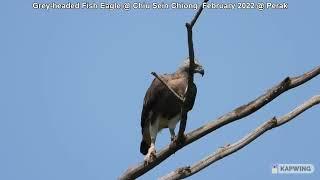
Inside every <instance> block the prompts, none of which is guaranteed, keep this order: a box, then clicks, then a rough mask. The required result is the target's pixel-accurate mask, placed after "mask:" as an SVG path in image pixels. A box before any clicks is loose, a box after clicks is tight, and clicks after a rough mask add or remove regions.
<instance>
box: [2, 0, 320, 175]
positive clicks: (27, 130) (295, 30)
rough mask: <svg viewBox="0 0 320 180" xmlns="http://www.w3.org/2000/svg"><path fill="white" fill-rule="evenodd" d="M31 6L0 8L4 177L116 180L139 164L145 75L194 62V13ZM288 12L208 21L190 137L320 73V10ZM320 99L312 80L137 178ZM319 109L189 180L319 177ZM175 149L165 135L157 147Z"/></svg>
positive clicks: (209, 15)
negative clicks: (288, 169) (280, 86)
mask: <svg viewBox="0 0 320 180" xmlns="http://www.w3.org/2000/svg"><path fill="white" fill-rule="evenodd" d="M32 2H33V1H30V0H25V1H17V0H5V1H2V2H1V10H0V20H1V28H0V39H1V40H0V49H1V53H0V82H1V86H0V87H1V88H0V144H1V145H0V179H1V180H107V179H116V178H117V177H119V176H120V175H121V174H122V172H124V171H125V170H126V169H127V168H128V167H129V166H131V165H134V164H136V163H137V162H140V161H142V160H143V156H142V154H140V152H139V146H140V140H141V134H140V113H141V109H142V101H143V97H144V94H145V91H146V89H147V88H148V86H149V85H150V83H151V81H152V79H153V76H152V75H151V74H150V72H151V71H156V72H158V73H169V72H173V71H175V70H176V68H177V66H178V65H179V64H181V62H182V60H183V59H184V58H185V57H187V55H188V54H187V43H186V40H187V37H186V30H185V27H184V23H185V22H187V21H190V20H191V18H192V16H193V15H194V14H195V11H194V10H131V11H123V10H118V11H108V10H49V11H47V10H35V9H32ZM40 2H41V1H40ZM43 2H51V1H43ZM60 2H67V1H60ZM97 2H99V1H97ZM119 2H123V1H119ZM165 2H168V3H169V2H170V1H165ZM180 2H199V1H191V0H190V1H183V0H182V1H180ZM215 2H220V1H215ZM225 2H231V1H225ZM234 2H237V1H234ZM281 2H282V1H281ZM287 2H288V3H289V9H287V10H265V11H258V10H212V9H211V10H209V9H207V10H205V11H204V12H203V14H202V15H201V17H200V19H199V21H198V23H197V24H196V26H195V28H194V46H195V53H196V57H197V58H198V59H199V60H200V62H201V63H202V64H203V66H204V68H205V71H206V74H205V76H204V77H203V78H201V77H200V76H196V79H195V81H196V84H197V86H198V96H197V100H196V104H195V106H194V108H193V110H192V112H191V113H189V120H188V124H187V131H191V130H193V129H195V128H197V127H199V126H201V125H203V124H205V123H207V122H209V121H211V120H214V119H215V118H217V117H219V116H221V115H223V114H225V113H227V112H229V111H231V110H232V109H234V108H236V107H238V106H240V105H242V104H245V103H247V102H249V101H251V100H253V99H254V98H256V97H258V96H260V95H261V94H262V93H264V92H265V91H266V90H267V89H268V88H270V87H272V86H273V85H275V84H277V83H278V82H280V81H281V80H283V79H284V78H285V77H286V76H296V75H300V74H302V73H304V72H306V71H309V70H311V69H312V68H314V67H316V66H318V65H320V59H319V56H320V54H319V42H320V35H319V32H320V25H319V18H320V11H319V7H320V1H317V0H312V1H311V0H310V1H303V2H302V1H287ZM319 90H320V77H317V78H315V79H313V80H311V81H310V82H308V83H306V84H304V85H302V86H300V87H298V88H296V89H293V90H290V91H288V92H286V93H284V94H283V95H281V96H280V97H279V98H278V99H276V100H275V101H273V102H271V103H270V104H268V105H267V106H265V107H263V108H262V109H260V110H259V111H258V112H257V113H255V114H254V115H251V116H249V117H246V118H244V119H242V120H240V121H237V122H235V123H232V124H229V125H227V126H225V127H223V128H221V129H219V130H217V131H215V132H214V133H212V134H210V135H208V136H206V137H205V138H203V139H201V140H199V141H196V142H195V143H193V144H191V145H189V146H187V147H186V148H184V149H183V150H180V151H179V152H177V153H176V154H175V155H173V156H171V157H170V158H168V159H167V160H166V161H164V162H163V163H162V164H161V165H159V166H157V167H156V168H154V169H153V170H151V171H150V172H148V173H147V174H145V176H143V177H141V178H139V179H156V178H157V177H160V176H162V175H165V174H166V173H168V172H170V171H171V170H173V169H175V168H177V167H180V166H185V165H189V164H193V163H194V162H196V161H198V160H199V159H201V158H203V157H205V156H207V155H209V154H211V153H212V152H214V151H215V150H216V149H217V148H218V147H220V146H223V145H225V144H228V143H233V142H234V141H236V140H238V139H239V138H241V137H243V136H244V135H245V134H246V133H248V132H250V131H251V130H253V129H254V128H255V127H257V126H258V125H259V124H261V123H263V122H265V121H266V120H268V119H269V118H271V117H273V116H281V115H283V114H285V113H287V112H289V111H291V110H292V109H293V108H294V107H296V106H297V105H299V104H301V103H302V102H304V101H305V100H307V99H308V98H310V97H312V96H314V95H316V94H319V93H320V91H319ZM319 110H320V108H319V107H314V108H312V109H310V110H308V111H307V112H305V113H304V114H303V115H301V116H299V117H297V118H296V119H294V120H293V121H292V122H290V123H289V124H287V125H284V126H282V127H279V128H277V129H274V130H272V131H270V132H267V133H266V134H264V135H263V136H261V137H260V138H259V139H257V140H256V141H254V142H253V143H251V144H250V145H248V146H247V147H245V148H244V149H242V150H240V151H238V152H237V153H235V154H233V155H231V156H228V157H227V158H224V159H222V160H220V161H218V162H217V163H215V164H213V165H211V166H210V167H208V168H207V169H205V170H203V171H201V172H200V173H198V174H196V175H194V176H192V177H191V178H190V179H228V180H235V179H261V180H270V179H271V180H278V179H281V180H282V179H290V180H291V179H293V180H295V179H305V180H311V179H312V180H316V179H320V156H319V152H320V146H319V139H320V134H319V127H320V122H319V120H320V118H319V117H320V111H319ZM169 141H170V138H169V131H168V130H163V131H162V132H161V133H160V135H158V139H157V144H156V147H157V148H158V149H160V148H161V147H163V146H165V145H166V144H168V143H169ZM276 163H308V164H313V165H314V166H315V168H316V170H315V172H314V173H313V174H310V175H272V174H271V166H272V165H273V164H276Z"/></svg>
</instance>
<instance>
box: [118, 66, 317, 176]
mask: <svg viewBox="0 0 320 180" xmlns="http://www.w3.org/2000/svg"><path fill="white" fill-rule="evenodd" d="M319 74H320V66H318V67H316V68H314V69H312V70H311V71H309V72H306V73H304V74H302V75H300V76H297V77H292V78H290V77H287V78H285V79H284V80H283V81H282V82H280V83H279V84H277V85H276V86H274V87H272V88H271V89H269V90H268V91H267V92H266V93H264V94H263V95H261V96H260V97H258V98H256V99H255V100H253V101H251V102H249V103H248V104H245V105H242V106H240V107H238V108H236V109H234V110H233V111H231V112H229V113H227V114H225V115H223V116H221V117H219V118H218V119H216V120H213V121H211V122H209V123H207V124H205V125H203V126H201V127H200V128H198V129H196V130H193V131H192V132H190V133H188V134H187V135H186V138H185V140H184V141H183V143H182V144H181V145H179V146H178V145H176V144H175V143H171V144H170V145H168V146H166V147H164V148H163V149H162V150H160V151H159V152H158V153H157V155H156V156H157V158H156V159H155V160H154V161H152V162H151V163H149V164H147V165H145V164H144V163H143V161H142V162H140V163H139V164H137V165H136V166H134V167H132V168H129V169H128V170H127V171H126V172H124V173H123V174H122V176H121V177H120V179H135V178H137V177H139V176H141V175H143V174H144V173H146V172H148V171H149V170H151V169H152V168H154V167H155V166H157V165H158V164H160V163H161V162H162V161H164V160H165V159H167V158H168V157H169V156H171V155H172V154H174V153H175V152H176V151H178V150H179V149H181V148H183V147H184V146H186V145H188V144H190V143H192V142H194V141H196V140H198V139H200V138H201V137H203V136H205V135H207V134H209V133H211V132H212V131H214V130H216V129H218V128H220V127H222V126H224V125H227V124H229V123H231V122H234V121H236V120H239V119H242V118H243V117H246V116H248V115H250V114H252V113H254V112H256V111H257V110H259V109H260V108H262V107H263V106H264V105H266V104H268V103H269V102H271V101H272V100H273V99H275V98H276V97H278V96H279V95H281V94H282V93H284V92H286V91H288V90H290V89H292V88H295V87H297V86H300V85H301V84H304V83H306V82H307V81H309V80H311V79H312V78H314V77H316V76H317V75H319Z"/></svg>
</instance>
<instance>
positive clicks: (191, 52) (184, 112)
mask: <svg viewBox="0 0 320 180" xmlns="http://www.w3.org/2000/svg"><path fill="white" fill-rule="evenodd" d="M208 1H209V0H204V1H203V3H206V2H208ZM202 10H203V6H200V8H199V10H198V12H197V13H196V15H195V16H194V17H193V19H192V20H191V22H190V23H186V28H187V36H188V50H189V73H188V88H187V92H186V95H185V101H184V102H183V104H182V107H181V120H180V127H179V132H178V139H177V140H178V142H179V144H181V143H183V141H184V140H185V137H184V131H185V130H186V125H187V119H188V108H187V107H188V103H187V102H189V101H187V100H188V99H190V98H191V95H192V93H191V89H190V88H189V87H192V85H193V75H194V66H195V65H194V48H193V40H192V28H193V26H194V24H195V23H196V22H197V20H198V18H199V16H200V14H201V12H202Z"/></svg>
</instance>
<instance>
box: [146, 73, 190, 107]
mask: <svg viewBox="0 0 320 180" xmlns="http://www.w3.org/2000/svg"><path fill="white" fill-rule="evenodd" d="M151 74H152V75H154V77H156V78H157V79H158V80H159V81H160V82H161V83H162V84H164V85H165V86H166V87H167V88H168V89H169V90H170V91H171V93H172V94H174V95H175V96H176V97H177V98H178V99H179V101H180V103H181V104H182V103H183V102H184V98H183V97H182V96H180V95H179V94H178V93H177V92H176V91H175V90H173V89H172V88H171V87H170V86H169V85H168V84H167V83H166V82H164V81H163V80H162V78H161V77H160V76H158V74H157V73H155V72H151Z"/></svg>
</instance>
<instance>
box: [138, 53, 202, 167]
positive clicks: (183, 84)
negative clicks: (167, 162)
mask: <svg viewBox="0 0 320 180" xmlns="http://www.w3.org/2000/svg"><path fill="white" fill-rule="evenodd" d="M194 62H195V63H194V73H199V74H201V75H202V76H203V75H204V69H203V67H202V65H201V64H200V63H199V62H198V61H197V60H195V61H194ZM189 66H190V60H189V58H188V59H186V60H185V61H184V62H183V63H182V65H181V66H180V67H179V68H178V70H177V71H176V72H174V73H172V74H164V75H162V76H161V79H162V80H163V81H164V82H166V84H167V85H168V86H170V87H171V88H172V89H173V90H174V91H175V92H176V93H178V94H179V95H180V96H181V97H184V96H185V94H186V91H187V87H188V73H189ZM190 88H191V89H190V90H191V96H190V97H191V98H189V99H188V100H189V101H190V102H187V104H188V107H187V110H188V111H190V110H191V109H192V107H193V105H194V101H195V99H196V94H197V86H196V85H195V84H194V83H193V84H192V87H190ZM180 119H181V105H180V103H179V99H178V98H177V97H176V96H175V95H174V94H173V93H172V92H171V91H170V90H169V89H168V88H167V87H166V86H165V85H164V84H163V83H162V82H161V81H160V80H159V79H157V78H155V79H154V80H153V81H152V83H151V85H150V87H149V88H148V90H147V92H146V94H145V97H144V101H143V108H142V113H141V133H142V141H141V143H140V152H141V153H142V154H143V155H146V156H145V158H144V160H145V162H147V163H148V162H151V161H152V160H154V159H155V157H156V149H155V141H156V137H157V133H158V132H159V131H161V130H162V129H164V128H169V131H170V135H171V141H173V140H174V138H175V131H174V130H175V127H176V125H177V123H178V122H179V121H180Z"/></svg>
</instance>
